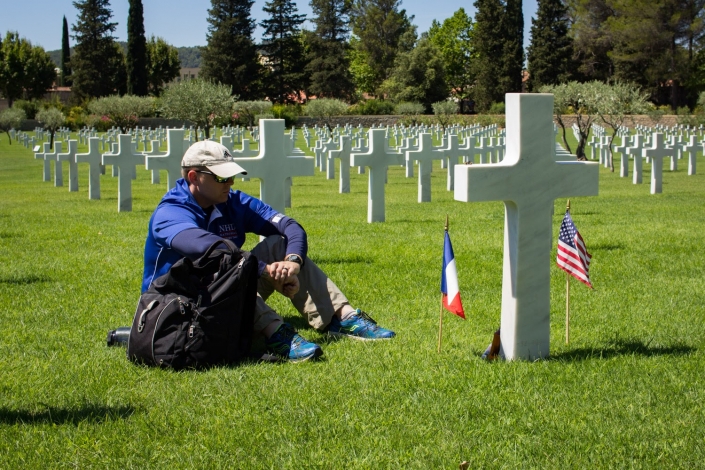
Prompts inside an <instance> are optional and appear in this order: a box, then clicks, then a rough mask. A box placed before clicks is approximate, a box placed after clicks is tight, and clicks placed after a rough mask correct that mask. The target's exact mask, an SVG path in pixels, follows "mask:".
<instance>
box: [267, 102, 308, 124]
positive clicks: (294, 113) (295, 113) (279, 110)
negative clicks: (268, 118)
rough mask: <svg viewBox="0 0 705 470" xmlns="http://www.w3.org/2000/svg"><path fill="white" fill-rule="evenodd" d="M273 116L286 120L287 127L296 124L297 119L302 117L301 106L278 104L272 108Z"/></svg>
mask: <svg viewBox="0 0 705 470" xmlns="http://www.w3.org/2000/svg"><path fill="white" fill-rule="evenodd" d="M272 114H273V115H274V117H275V119H284V124H285V126H286V127H291V126H293V125H295V124H296V118H297V117H299V116H300V115H301V105H292V104H276V105H274V106H272Z"/></svg>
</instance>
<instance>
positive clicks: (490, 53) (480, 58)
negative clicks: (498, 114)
mask: <svg viewBox="0 0 705 470" xmlns="http://www.w3.org/2000/svg"><path fill="white" fill-rule="evenodd" d="M473 5H474V6H475V9H476V10H477V13H476V14H475V34H474V40H475V51H476V53H477V60H476V62H475V63H476V66H477V73H476V77H477V81H476V83H475V89H474V90H473V95H474V98H475V105H476V107H477V109H478V111H487V110H488V109H489V108H490V106H491V105H492V103H496V102H502V101H504V90H503V89H502V87H501V85H500V83H501V78H502V76H503V72H504V70H503V69H504V61H503V55H504V53H505V44H504V43H505V37H504V31H503V30H502V25H503V24H504V23H503V18H504V5H503V4H502V2H501V0H475V3H474V4H473Z"/></svg>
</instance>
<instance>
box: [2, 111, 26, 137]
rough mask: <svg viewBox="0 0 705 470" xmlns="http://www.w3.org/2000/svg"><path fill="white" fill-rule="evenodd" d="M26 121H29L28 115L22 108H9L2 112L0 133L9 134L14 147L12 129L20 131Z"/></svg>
mask: <svg viewBox="0 0 705 470" xmlns="http://www.w3.org/2000/svg"><path fill="white" fill-rule="evenodd" d="M25 119H27V115H26V114H25V112H24V110H22V109H20V108H7V109H5V110H3V111H1V112H0V131H4V132H6V133H7V139H8V141H9V142H10V145H12V139H11V138H10V129H19V128H20V126H22V121H24V120H25Z"/></svg>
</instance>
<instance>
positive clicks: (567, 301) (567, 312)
mask: <svg viewBox="0 0 705 470" xmlns="http://www.w3.org/2000/svg"><path fill="white" fill-rule="evenodd" d="M569 341H570V274H568V273H565V344H568V342H569Z"/></svg>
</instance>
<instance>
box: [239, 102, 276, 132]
mask: <svg viewBox="0 0 705 470" xmlns="http://www.w3.org/2000/svg"><path fill="white" fill-rule="evenodd" d="M233 111H235V112H236V113H237V114H238V115H239V116H240V117H242V118H244V119H246V120H247V125H248V126H254V125H255V119H256V117H257V116H258V115H262V114H268V113H271V111H272V102H271V101H263V100H259V101H236V102H235V104H234V105H233Z"/></svg>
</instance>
